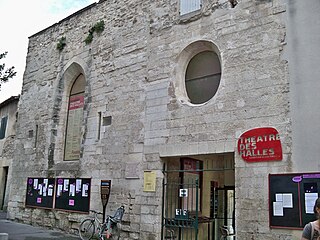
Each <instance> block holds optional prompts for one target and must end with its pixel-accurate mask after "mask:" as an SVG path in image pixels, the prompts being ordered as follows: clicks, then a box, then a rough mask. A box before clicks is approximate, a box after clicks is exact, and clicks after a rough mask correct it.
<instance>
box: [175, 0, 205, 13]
mask: <svg viewBox="0 0 320 240" xmlns="http://www.w3.org/2000/svg"><path fill="white" fill-rule="evenodd" d="M200 8H201V0H180V15H184V14H187V13H190V12H194V11H197V10H200Z"/></svg>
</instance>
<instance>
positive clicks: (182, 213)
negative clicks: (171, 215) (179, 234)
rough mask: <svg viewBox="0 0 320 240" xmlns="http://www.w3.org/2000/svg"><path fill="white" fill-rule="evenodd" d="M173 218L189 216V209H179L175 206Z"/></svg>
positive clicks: (186, 217)
mask: <svg viewBox="0 0 320 240" xmlns="http://www.w3.org/2000/svg"><path fill="white" fill-rule="evenodd" d="M175 218H178V219H188V218H189V211H188V210H187V209H179V208H177V209H176V211H175Z"/></svg>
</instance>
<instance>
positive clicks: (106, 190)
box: [100, 180, 111, 206]
mask: <svg viewBox="0 0 320 240" xmlns="http://www.w3.org/2000/svg"><path fill="white" fill-rule="evenodd" d="M110 188H111V180H101V186H100V190H101V192H100V194H101V200H102V205H103V206H107V204H108V201H109V196H110Z"/></svg>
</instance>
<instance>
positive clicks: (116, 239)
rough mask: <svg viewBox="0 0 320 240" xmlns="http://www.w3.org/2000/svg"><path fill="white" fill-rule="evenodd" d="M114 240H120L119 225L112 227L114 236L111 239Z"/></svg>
mask: <svg viewBox="0 0 320 240" xmlns="http://www.w3.org/2000/svg"><path fill="white" fill-rule="evenodd" d="M110 239H112V240H119V239H120V228H118V224H114V225H113V226H112V235H111V238H110Z"/></svg>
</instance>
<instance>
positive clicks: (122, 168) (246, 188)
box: [9, 0, 292, 240]
mask: <svg viewBox="0 0 320 240" xmlns="http://www.w3.org/2000/svg"><path fill="white" fill-rule="evenodd" d="M238 2H239V3H238V4H237V5H236V6H235V7H234V8H232V7H231V5H230V3H229V1H223V0H221V1H219V0H217V1H213V2H212V1H203V7H202V10H201V11H199V12H196V13H195V14H191V15H188V16H183V17H180V16H179V10H178V9H179V7H178V1H173V0H170V1H169V0H168V1H150V2H149V1H121V2H119V1H100V3H98V4H93V5H92V6H90V7H88V8H86V9H84V10H83V11H80V12H78V13H76V14H74V15H73V16H71V17H70V18H67V19H64V20H63V21H61V22H60V23H58V24H56V25H53V26H51V27H50V28H48V29H45V30H43V31H42V32H40V33H38V34H35V35H34V36H31V37H30V42H29V49H28V56H27V66H26V71H25V75H24V83H23V89H22V96H21V105H20V109H19V121H18V123H19V126H18V129H17V142H16V146H17V147H16V151H15V152H16V155H15V162H14V172H13V175H12V176H13V177H12V179H13V180H12V194H11V198H10V205H9V213H10V217H11V218H12V219H16V220H21V221H25V222H29V223H31V224H39V225H43V224H45V225H47V226H50V225H53V226H55V227H59V228H61V229H64V230H67V231H69V230H70V228H75V227H76V226H77V221H79V220H80V218H81V217H83V215H81V214H75V213H65V212H61V211H56V210H54V211H49V212H48V211H47V210H38V209H35V210H34V209H29V208H27V209H25V207H24V200H25V191H26V189H25V188H26V187H25V183H26V178H27V177H30V176H42V177H49V176H50V177H92V184H93V186H92V189H91V191H92V192H91V193H92V195H91V206H90V207H91V209H98V210H99V209H100V210H101V203H100V193H99V188H100V186H99V184H100V180H101V179H111V180H112V190H111V197H110V200H109V205H108V209H107V210H108V212H111V211H113V210H115V208H116V207H117V206H119V205H120V204H125V205H126V209H127V210H126V214H125V219H124V220H125V222H124V224H125V225H124V231H125V232H126V234H127V235H126V238H124V239H150V240H151V239H160V231H161V202H162V189H161V182H162V178H163V175H162V172H161V170H162V161H161V157H171V156H182V155H197V154H214V153H223V152H235V149H236V148H235V143H236V138H237V137H238V136H239V135H240V134H241V133H242V132H244V131H245V130H247V129H250V128H254V127H261V126H273V127H276V128H277V129H278V130H279V132H280V134H281V141H282V144H283V150H284V159H283V160H282V161H279V162H273V163H272V164H270V163H257V164H254V165H253V164H247V163H245V162H244V161H242V160H241V159H240V157H239V156H238V155H237V153H235V168H236V219H237V220H236V225H237V234H238V236H239V237H238V238H239V239H249V238H250V239H259V240H261V239H276V238H277V239H286V237H288V236H290V232H287V231H282V232H281V233H279V232H274V231H271V230H270V229H269V227H268V224H269V223H268V221H269V220H268V185H267V181H268V173H269V172H273V173H275V172H290V171H292V168H291V160H290V153H291V151H290V144H291V139H290V132H291V128H290V118H289V115H288V112H289V101H288V74H287V62H286V61H285V60H284V59H282V50H283V44H284V41H285V33H286V29H285V25H284V22H283V20H282V18H283V16H282V15H283V14H285V6H283V5H281V4H280V2H279V1H277V0H274V1H255V0H242V1H238ZM100 20H104V22H105V30H104V31H103V32H102V33H101V34H99V35H96V34H94V38H93V42H92V43H91V44H88V45H86V44H85V43H84V39H85V38H86V36H87V35H88V31H89V29H90V27H92V26H93V25H94V24H95V23H96V22H98V21H100ZM61 37H66V46H65V48H64V49H63V50H62V51H61V52H59V51H58V50H57V49H56V45H57V43H58V40H59V38H61ZM201 41H205V42H208V43H212V44H213V45H215V46H216V48H217V50H218V52H219V54H220V58H221V65H222V78H221V83H220V87H219V89H218V93H217V95H216V96H215V97H214V98H213V99H211V100H210V101H209V102H207V103H206V104H204V105H201V106H193V105H192V104H190V103H188V102H186V98H185V96H183V93H181V88H180V87H179V86H181V82H179V81H180V80H181V75H183V74H184V72H182V68H181V67H180V66H179V64H180V63H181V61H182V62H183V61H184V60H183V58H182V57H181V53H182V52H183V51H184V49H186V48H187V47H188V46H190V45H191V46H192V47H193V48H201V46H202V45H201ZM198 43H200V44H198ZM181 59H182V60H181ZM184 64H186V63H185V62H184ZM80 72H82V73H83V74H84V76H85V78H86V82H87V86H86V93H85V94H86V95H85V108H84V110H85V111H84V125H83V131H84V138H83V141H82V157H81V159H80V160H79V161H76V162H64V161H63V146H64V137H65V136H64V134H65V132H64V130H65V123H66V115H67V96H68V93H69V91H70V88H71V85H72V82H73V80H74V78H75V75H76V73H80ZM182 92H183V91H182ZM99 112H101V114H102V116H103V117H107V116H111V117H112V124H111V125H109V126H102V129H101V133H102V135H101V138H100V139H98V138H97V131H98V129H99V128H98V115H99V114H98V113H99ZM36 126H38V135H37V143H36V146H34V145H33V144H32V143H33V142H34V141H33V139H30V138H29V137H28V132H29V130H35V128H36ZM129 168H134V169H135V171H133V172H135V173H136V174H137V176H135V178H133V179H132V178H131V175H132V171H131V172H130V171H129ZM144 170H153V171H156V173H157V191H156V192H155V193H147V192H143V171H144ZM253 179H254V180H253ZM17 193H19V194H17ZM44 212H45V214H44Z"/></svg>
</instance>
